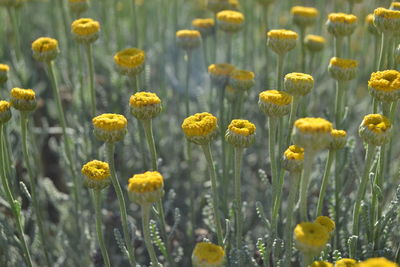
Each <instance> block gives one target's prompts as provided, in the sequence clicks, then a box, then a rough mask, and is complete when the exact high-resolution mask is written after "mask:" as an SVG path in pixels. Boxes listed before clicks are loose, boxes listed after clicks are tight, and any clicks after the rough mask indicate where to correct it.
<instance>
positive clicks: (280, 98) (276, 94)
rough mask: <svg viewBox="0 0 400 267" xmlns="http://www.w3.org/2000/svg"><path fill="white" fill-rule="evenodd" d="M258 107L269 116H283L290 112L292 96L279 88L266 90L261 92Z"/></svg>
mask: <svg viewBox="0 0 400 267" xmlns="http://www.w3.org/2000/svg"><path fill="white" fill-rule="evenodd" d="M258 99H259V100H258V107H259V108H260V110H261V111H263V112H264V113H265V114H266V115H267V116H270V117H281V116H284V115H287V114H289V112H290V104H291V103H292V96H291V95H289V94H288V93H286V92H283V91H278V90H266V91H263V92H261V93H260V94H259V98H258Z"/></svg>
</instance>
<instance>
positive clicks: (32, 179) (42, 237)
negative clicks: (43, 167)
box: [20, 111, 51, 267]
mask: <svg viewBox="0 0 400 267" xmlns="http://www.w3.org/2000/svg"><path fill="white" fill-rule="evenodd" d="M20 114H21V118H20V124H21V125H20V126H21V139H22V153H23V155H24V162H25V166H26V168H27V170H28V176H29V183H30V186H31V197H32V202H33V208H34V210H35V214H36V221H37V226H38V229H39V236H40V240H41V243H42V246H43V254H44V256H45V260H46V265H47V266H49V267H50V266H51V264H50V257H49V253H48V251H49V247H48V246H47V240H48V239H47V238H46V237H47V236H46V235H45V234H44V228H43V220H42V214H41V209H40V205H39V200H38V199H37V195H36V193H37V192H36V181H35V176H34V173H33V170H32V168H31V165H30V163H29V159H30V157H29V152H28V144H27V128H28V117H27V116H28V114H27V113H26V112H25V111H21V113H20Z"/></svg>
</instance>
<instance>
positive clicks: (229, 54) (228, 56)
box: [226, 33, 232, 63]
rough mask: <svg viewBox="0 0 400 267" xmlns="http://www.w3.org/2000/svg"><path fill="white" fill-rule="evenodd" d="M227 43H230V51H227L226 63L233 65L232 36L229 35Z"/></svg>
mask: <svg viewBox="0 0 400 267" xmlns="http://www.w3.org/2000/svg"><path fill="white" fill-rule="evenodd" d="M226 36H227V42H228V49H227V51H226V52H227V55H226V62H227V63H231V61H232V34H231V33H227V34H226Z"/></svg>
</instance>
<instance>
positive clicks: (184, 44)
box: [176, 30, 201, 50]
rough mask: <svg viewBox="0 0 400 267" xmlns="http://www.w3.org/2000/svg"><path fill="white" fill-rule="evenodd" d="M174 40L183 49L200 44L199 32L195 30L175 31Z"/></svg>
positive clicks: (192, 47) (189, 48)
mask: <svg viewBox="0 0 400 267" xmlns="http://www.w3.org/2000/svg"><path fill="white" fill-rule="evenodd" d="M176 42H177V44H178V46H179V47H181V48H183V49H185V50H191V49H194V48H197V47H199V46H200V44H201V34H200V32H199V31H196V30H180V31H177V32H176Z"/></svg>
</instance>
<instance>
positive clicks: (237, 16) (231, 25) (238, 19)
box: [217, 10, 244, 33]
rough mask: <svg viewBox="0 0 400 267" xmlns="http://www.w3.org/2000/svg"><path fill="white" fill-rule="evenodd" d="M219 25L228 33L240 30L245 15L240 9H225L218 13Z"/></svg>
mask: <svg viewBox="0 0 400 267" xmlns="http://www.w3.org/2000/svg"><path fill="white" fill-rule="evenodd" d="M217 23H218V27H219V28H220V29H221V30H222V31H224V32H227V33H236V32H238V31H240V29H241V28H242V26H243V23H244V16H243V14H242V13H240V12H238V11H232V10H223V11H220V12H218V14H217Z"/></svg>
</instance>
